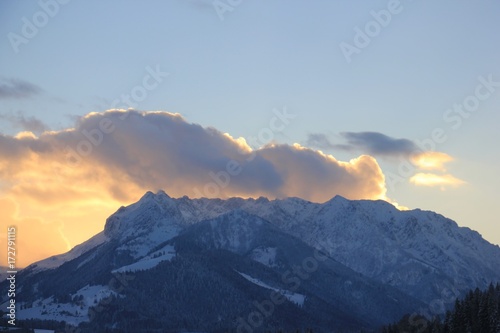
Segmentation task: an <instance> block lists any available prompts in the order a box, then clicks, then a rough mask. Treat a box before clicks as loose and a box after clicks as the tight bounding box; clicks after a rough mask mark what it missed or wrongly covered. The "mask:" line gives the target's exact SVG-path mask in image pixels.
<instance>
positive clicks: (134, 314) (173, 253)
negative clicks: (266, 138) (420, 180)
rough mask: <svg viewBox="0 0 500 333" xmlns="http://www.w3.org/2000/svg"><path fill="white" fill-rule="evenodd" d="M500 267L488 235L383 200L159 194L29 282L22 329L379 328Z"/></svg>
mask: <svg viewBox="0 0 500 333" xmlns="http://www.w3.org/2000/svg"><path fill="white" fill-rule="evenodd" d="M499 267H500V248H499V247H498V246H494V245H491V244H489V243H488V242H487V241H485V240H484V239H483V238H481V236H480V235H479V234H478V233H476V232H474V231H471V230H470V229H467V228H459V227H458V226H457V225H456V223H455V222H453V221H451V220H449V219H446V218H444V217H443V216H441V215H438V214H435V213H432V212H426V211H420V210H414V211H405V212H401V211H398V210H396V209H395V208H394V207H393V206H391V205H390V204H388V203H386V202H383V201H349V200H346V199H344V198H342V197H335V198H333V199H332V200H330V201H328V202H326V203H323V204H316V203H311V202H308V201H304V200H301V199H298V198H288V199H284V200H273V201H269V200H267V199H265V198H259V199H257V200H254V199H247V200H244V199H240V198H232V199H228V200H221V199H189V198H187V197H183V198H179V199H174V198H170V197H169V196H168V195H167V194H165V193H164V192H159V193H157V194H153V193H151V192H148V193H146V194H145V195H144V197H143V198H142V199H141V200H140V201H138V202H137V203H135V204H132V205H130V206H128V207H122V208H120V209H119V210H118V211H117V212H116V213H115V214H113V215H112V216H110V217H109V218H108V220H107V222H106V226H105V229H104V231H103V232H102V233H100V234H98V235H96V236H94V237H93V238H91V239H90V240H89V241H87V242H85V243H83V244H81V245H79V246H77V247H75V248H74V249H73V250H71V251H70V252H68V253H66V254H63V255H61V256H55V257H52V258H48V259H46V260H43V261H40V262H38V263H35V264H33V265H31V266H29V267H28V268H26V269H25V270H23V271H22V272H21V273H19V274H18V279H17V280H18V283H19V286H18V290H19V292H18V295H17V296H18V298H17V299H18V302H19V303H20V304H21V303H22V305H23V308H22V309H20V310H19V312H18V318H40V319H53V320H64V321H66V322H68V323H72V324H75V325H76V324H80V325H81V326H80V327H81V329H82V330H83V331H85V330H87V331H89V332H99V331H100V330H104V329H106V327H107V328H109V329H111V328H114V329H120V330H122V331H130V332H141V331H144V332H152V331H155V330H160V331H172V332H178V331H182V330H190V331H193V330H201V331H227V330H231V329H234V330H237V331H239V332H251V331H265V330H273V329H279V328H283V329H289V330H292V329H296V328H303V329H306V328H314V329H315V331H331V330H356V329H361V328H364V329H370V328H375V327H378V326H380V325H382V324H384V323H389V322H392V321H395V320H397V319H399V318H400V317H401V316H402V315H403V314H405V313H412V312H415V311H422V310H424V313H425V312H427V314H436V313H437V312H438V311H441V310H443V309H444V308H445V307H447V306H449V305H452V301H453V300H454V299H455V297H457V296H459V295H460V293H462V292H463V291H465V290H468V289H471V288H475V287H480V288H484V287H486V285H487V284H488V283H489V282H491V281H494V282H496V281H499V280H500V268H499ZM2 287H4V284H2ZM2 306H3V305H2ZM438 307H439V309H437V308H438Z"/></svg>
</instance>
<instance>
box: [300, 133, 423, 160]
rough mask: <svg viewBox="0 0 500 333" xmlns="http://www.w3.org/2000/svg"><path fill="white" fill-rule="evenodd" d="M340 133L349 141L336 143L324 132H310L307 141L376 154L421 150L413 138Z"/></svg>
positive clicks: (317, 144) (403, 154)
mask: <svg viewBox="0 0 500 333" xmlns="http://www.w3.org/2000/svg"><path fill="white" fill-rule="evenodd" d="M340 135H341V136H342V137H343V138H344V139H345V140H346V141H347V143H345V144H334V143H332V142H331V141H330V139H329V138H328V136H327V135H325V134H322V133H312V134H309V135H308V138H307V141H306V142H307V144H308V145H309V146H311V147H317V148H320V149H326V148H330V149H341V150H347V151H363V152H365V153H367V154H370V155H375V156H409V155H412V154H414V153H415V152H421V149H420V148H419V147H418V146H417V145H416V144H415V143H414V142H413V141H411V140H408V139H395V138H391V137H390V136H387V135H385V134H382V133H378V132H343V133H340Z"/></svg>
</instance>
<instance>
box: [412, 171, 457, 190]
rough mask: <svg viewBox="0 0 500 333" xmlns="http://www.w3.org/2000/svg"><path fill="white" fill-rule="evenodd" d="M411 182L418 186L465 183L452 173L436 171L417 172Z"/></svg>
mask: <svg viewBox="0 0 500 333" xmlns="http://www.w3.org/2000/svg"><path fill="white" fill-rule="evenodd" d="M410 182H411V183H413V184H415V185H417V186H440V187H441V188H443V189H444V186H450V185H451V186H459V185H463V184H465V182H464V181H463V180H461V179H458V178H456V177H454V176H452V175H450V174H443V175H437V174H434V173H417V174H416V175H414V176H413V177H411V178H410Z"/></svg>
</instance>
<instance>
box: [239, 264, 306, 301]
mask: <svg viewBox="0 0 500 333" xmlns="http://www.w3.org/2000/svg"><path fill="white" fill-rule="evenodd" d="M238 274H240V275H241V276H243V277H244V278H245V279H246V280H247V281H250V282H252V283H253V284H256V285H258V286H259V287H262V288H266V289H269V290H274V291H276V292H278V293H280V294H281V295H283V296H284V297H285V298H286V299H287V300H289V301H290V302H292V303H294V304H296V305H297V306H303V305H304V301H305V300H306V296H304V295H301V294H297V293H294V292H291V291H289V290H284V289H278V288H273V287H271V286H269V285H268V284H266V283H264V282H262V281H261V280H259V279H256V278H253V277H251V276H250V275H248V274H245V273H241V272H238Z"/></svg>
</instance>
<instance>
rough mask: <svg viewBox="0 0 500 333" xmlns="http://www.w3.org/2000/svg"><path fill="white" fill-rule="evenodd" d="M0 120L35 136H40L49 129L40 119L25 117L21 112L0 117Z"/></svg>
mask: <svg viewBox="0 0 500 333" xmlns="http://www.w3.org/2000/svg"><path fill="white" fill-rule="evenodd" d="M0 119H4V120H6V121H9V122H10V123H11V124H12V126H13V127H14V128H19V129H21V130H23V131H29V132H34V133H37V134H41V133H43V132H45V131H46V130H48V129H49V128H48V126H47V125H46V124H45V123H44V122H43V121H41V120H40V119H38V118H35V117H33V116H30V117H26V116H25V115H24V114H23V113H22V112H17V113H14V114H6V115H0Z"/></svg>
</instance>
